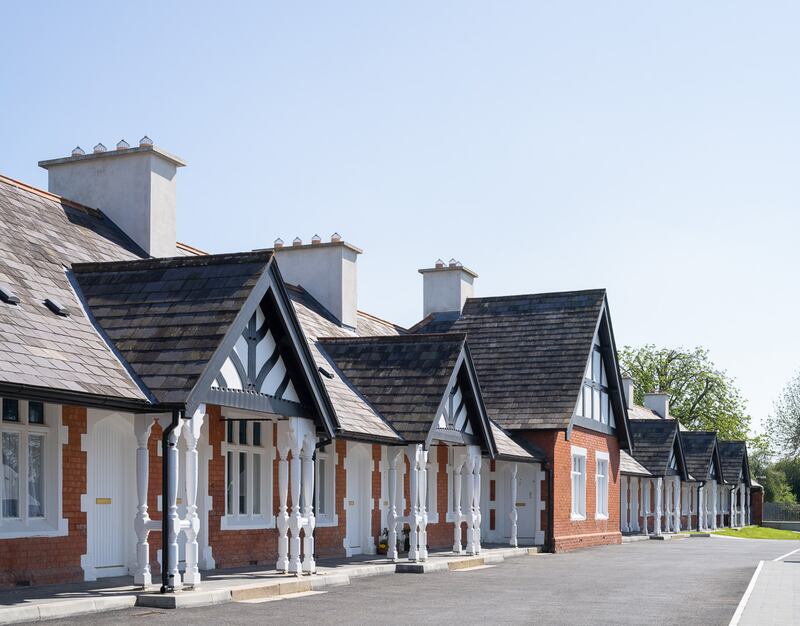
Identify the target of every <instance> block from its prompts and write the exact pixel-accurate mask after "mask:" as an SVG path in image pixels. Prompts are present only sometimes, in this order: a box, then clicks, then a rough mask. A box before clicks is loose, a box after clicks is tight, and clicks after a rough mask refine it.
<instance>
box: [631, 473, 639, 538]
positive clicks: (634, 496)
mask: <svg viewBox="0 0 800 626" xmlns="http://www.w3.org/2000/svg"><path fill="white" fill-rule="evenodd" d="M640 482H641V481H640V480H639V478H637V477H636V476H634V477H633V478H631V495H630V501H631V532H634V533H638V532H639V500H641V495H640V494H639V483H640Z"/></svg>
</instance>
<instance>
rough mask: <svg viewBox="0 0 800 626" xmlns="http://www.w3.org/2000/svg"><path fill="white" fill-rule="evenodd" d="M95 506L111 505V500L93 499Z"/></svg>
mask: <svg viewBox="0 0 800 626" xmlns="http://www.w3.org/2000/svg"><path fill="white" fill-rule="evenodd" d="M94 503H95V504H111V498H95V500H94Z"/></svg>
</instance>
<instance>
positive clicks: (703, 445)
mask: <svg viewBox="0 0 800 626" xmlns="http://www.w3.org/2000/svg"><path fill="white" fill-rule="evenodd" d="M680 436H681V444H682V445H683V456H684V458H685V459H686V470H687V471H688V472H689V473H690V474H691V475H692V476H693V477H694V478H695V479H696V480H705V478H706V476H708V469H709V467H711V461H712V459H713V454H714V446H715V444H716V441H717V434H716V433H715V432H713V431H705V430H690V431H682V432H681V434H680Z"/></svg>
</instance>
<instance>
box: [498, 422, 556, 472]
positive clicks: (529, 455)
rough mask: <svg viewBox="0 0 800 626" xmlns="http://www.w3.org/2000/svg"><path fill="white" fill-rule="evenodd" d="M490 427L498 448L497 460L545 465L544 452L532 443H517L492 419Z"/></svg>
mask: <svg viewBox="0 0 800 626" xmlns="http://www.w3.org/2000/svg"><path fill="white" fill-rule="evenodd" d="M489 425H490V426H491V429H492V437H494V443H495V445H496V446H497V458H498V459H501V460H505V461H524V462H528V463H530V462H533V461H538V462H539V463H544V462H545V461H546V460H547V457H546V455H545V453H544V451H543V450H542V449H541V448H540V447H539V446H537V445H534V444H532V443H531V442H530V441H520V442H517V441H515V440H514V439H513V438H512V437H511V435H509V434H508V433H507V432H506V431H504V430H503V429H502V428H500V426H498V425H497V424H495V423H494V422H493V421H492V420H491V419H490V420H489Z"/></svg>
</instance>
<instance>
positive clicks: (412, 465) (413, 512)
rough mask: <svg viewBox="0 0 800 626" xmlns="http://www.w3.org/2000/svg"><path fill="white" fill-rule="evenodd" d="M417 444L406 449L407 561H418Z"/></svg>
mask: <svg viewBox="0 0 800 626" xmlns="http://www.w3.org/2000/svg"><path fill="white" fill-rule="evenodd" d="M418 445H419V444H411V445H409V446H408V448H407V449H406V454H408V468H409V474H408V495H409V497H410V498H411V502H409V507H408V518H409V519H408V522H409V523H408V526H409V528H408V532H409V535H408V560H409V561H418V560H419V550H418V547H417V546H418V545H419V533H418V530H417V526H418V522H419V454H418V451H417V447H418Z"/></svg>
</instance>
